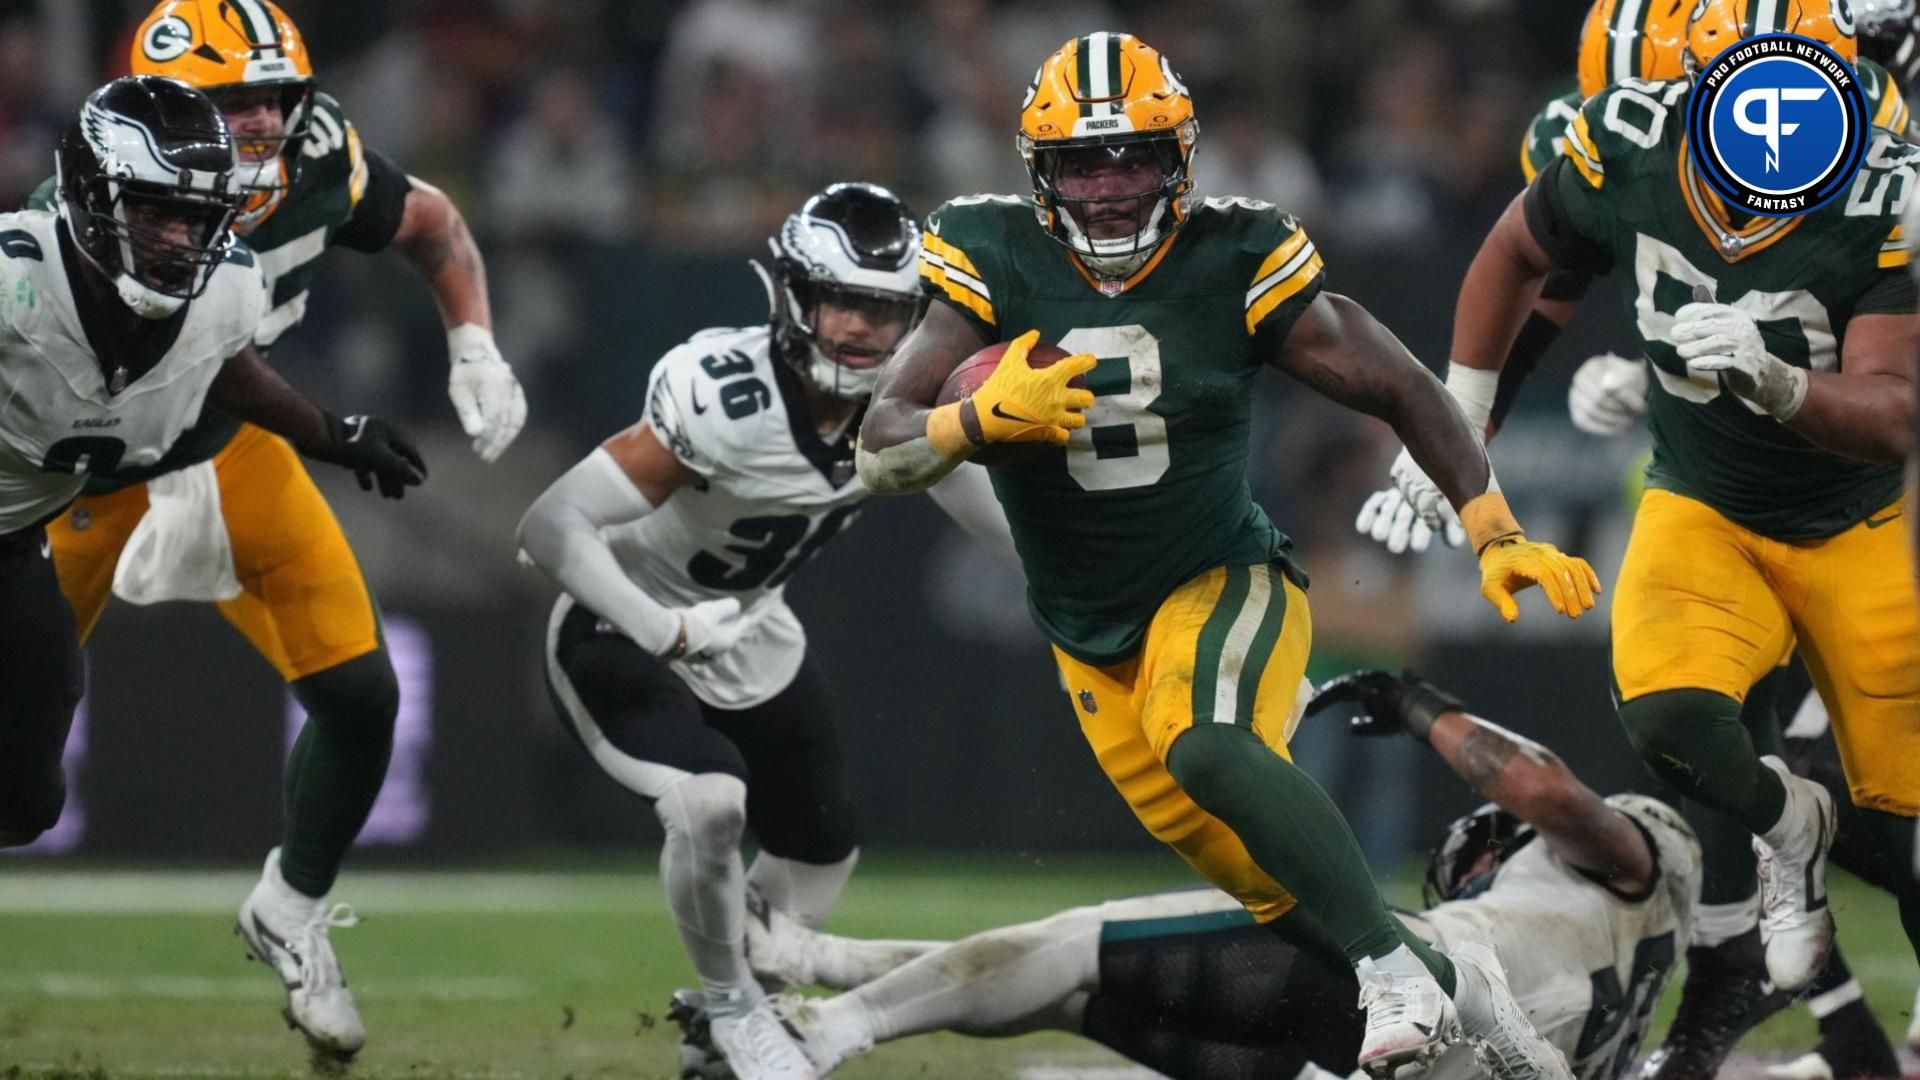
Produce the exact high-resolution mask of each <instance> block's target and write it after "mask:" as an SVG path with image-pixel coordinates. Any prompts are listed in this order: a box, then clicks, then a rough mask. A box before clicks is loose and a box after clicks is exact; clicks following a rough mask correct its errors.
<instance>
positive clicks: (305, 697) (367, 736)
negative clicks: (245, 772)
mask: <svg viewBox="0 0 1920 1080" xmlns="http://www.w3.org/2000/svg"><path fill="white" fill-rule="evenodd" d="M291 689H292V690H293V696H294V700H296V701H298V702H299V703H300V704H301V706H302V707H303V708H305V709H306V710H307V723H306V726H305V727H303V728H301V729H300V737H299V738H298V739H296V740H295V741H294V744H293V753H292V755H291V756H290V757H289V758H288V759H287V780H286V813H287V822H286V830H285V832H284V834H283V835H282V838H281V841H280V876H281V877H284V878H285V879H286V881H287V884H289V885H291V886H293V887H294V889H296V890H297V891H299V892H301V893H304V894H306V895H307V896H312V897H321V896H325V895H326V894H327V893H328V891H329V890H331V889H332V888H333V879H334V878H335V877H336V876H338V874H339V873H340V863H341V861H342V860H343V859H345V858H346V854H347V851H348V849H349V848H351V847H352V846H353V840H354V837H356V836H359V835H360V828H361V826H363V825H365V824H366V823H367V815H368V814H369V813H371V812H372V811H373V802H374V799H376V798H378V797H379V795H380V785H381V784H383V783H384V782H385V781H386V778H387V759H388V757H389V756H390V755H391V754H392V752H393V722H394V718H395V716H397V715H398V713H399V711H400V686H399V683H398V681H397V680H396V679H395V678H394V674H393V664H392V663H391V662H390V661H389V660H388V659H387V651H386V648H385V646H382V647H381V648H379V649H375V650H374V651H373V652H371V653H368V654H366V655H365V656H359V657H355V658H354V659H352V660H349V661H347V662H346V663H344V664H340V665H338V666H335V667H331V668H328V669H327V670H325V671H322V672H320V673H319V674H316V675H310V676H308V677H306V678H304V679H300V680H299V681H297V682H294V683H292V684H291Z"/></svg>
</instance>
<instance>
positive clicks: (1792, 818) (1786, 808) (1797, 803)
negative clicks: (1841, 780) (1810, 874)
mask: <svg viewBox="0 0 1920 1080" xmlns="http://www.w3.org/2000/svg"><path fill="white" fill-rule="evenodd" d="M1760 762H1761V764H1763V765H1765V766H1766V767H1767V768H1769V769H1772V770H1773V771H1774V772H1775V773H1777V774H1778V775H1779V777H1780V784H1781V786H1783V787H1785V788H1786V789H1787V799H1786V802H1785V803H1784V804H1782V806H1781V807H1780V820H1779V821H1776V822H1774V823H1773V825H1772V827H1771V828H1769V829H1767V831H1766V832H1763V833H1761V834H1760V839H1762V840H1764V841H1766V844H1767V846H1768V847H1770V848H1772V849H1773V850H1775V851H1783V850H1786V851H1790V850H1793V848H1794V847H1795V846H1796V845H1799V844H1802V843H1804V842H1805V840H1806V835H1807V832H1808V831H1809V830H1810V829H1811V828H1812V827H1813V817H1812V811H1813V809H1814V800H1813V799H1812V798H1811V797H1810V796H1808V795H1807V794H1806V793H1805V792H1804V791H1802V790H1799V789H1800V787H1801V785H1803V784H1810V783H1812V781H1810V780H1801V779H1800V778H1798V777H1796V776H1794V775H1793V774H1792V773H1790V772H1788V771H1787V765H1786V762H1784V761H1781V760H1780V759H1779V758H1777V757H1775V756H1773V755H1772V754H1767V755H1764V756H1762V757H1761V758H1760Z"/></svg>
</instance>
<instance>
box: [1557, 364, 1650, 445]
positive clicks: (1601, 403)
mask: <svg viewBox="0 0 1920 1080" xmlns="http://www.w3.org/2000/svg"><path fill="white" fill-rule="evenodd" d="M1647 378H1648V376H1647V365H1646V362H1645V361H1643V360H1629V359H1627V358H1626V357H1624V356H1616V355H1614V354H1613V353H1601V354H1600V355H1599V356H1593V357H1588V358H1587V361H1586V363H1583V364H1581V365H1580V370H1578V371H1576V372H1574V373H1573V386H1572V387H1570V388H1569V389H1568V390H1567V412H1569V413H1571V414H1572V415H1573V426H1574V427H1577V428H1579V429H1580V430H1581V431H1584V432H1586V433H1587V434H1589V435H1605V436H1613V435H1619V434H1621V433H1622V432H1625V431H1628V430H1631V429H1632V428H1633V426H1634V425H1635V424H1636V423H1638V422H1639V421H1640V417H1641V415H1642V414H1644V413H1645V412H1646V411H1647Z"/></svg>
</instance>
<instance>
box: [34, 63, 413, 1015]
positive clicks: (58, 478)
mask: <svg viewBox="0 0 1920 1080" xmlns="http://www.w3.org/2000/svg"><path fill="white" fill-rule="evenodd" d="M56 160H57V163H58V169H59V176H60V191H59V211H58V213H57V214H56V213H49V212H47V211H42V210H27V211H22V212H20V213H15V214H6V215H0V613H4V616H5V617H4V618H0V657H4V658H5V660H4V662H0V846H15V845H20V844H26V843H30V842H31V841H32V840H33V839H34V838H35V837H37V836H38V835H39V834H40V833H41V832H43V831H45V830H46V829H49V828H51V827H52V826H53V825H54V823H55V822H56V821H58V820H59V817H60V810H61V806H62V804H63V802H64V801H65V797H66V788H65V782H64V779H63V776H62V770H61V763H60V759H61V752H62V749H63V747H64V745H65V743H66V738H67V732H68V729H69V727H70V725H71V723H72V719H73V710H74V707H75V706H76V704H77V703H78V701H79V698H80V695H81V692H82V690H83V686H82V681H81V660H80V640H79V636H78V634H77V633H76V630H75V621H74V612H73V609H72V607H70V606H69V604H68V602H67V600H66V598H65V597H64V596H62V595H61V591H60V587H59V583H58V580H57V578H56V575H55V572H54V567H53V563H52V561H51V559H50V552H49V548H48V543H47V540H46V535H45V533H44V532H43V529H42V526H43V525H44V523H46V522H47V521H49V520H50V519H52V518H53V517H54V516H55V515H57V514H59V513H60V512H61V511H62V509H63V508H64V507H65V506H66V505H67V504H68V503H69V502H70V501H72V500H73V498H74V497H75V496H76V495H78V494H79V493H80V491H81V489H82V488H83V486H84V485H85V483H86V481H87V479H88V477H89V475H90V474H91V473H92V472H93V471H94V470H101V471H107V470H111V469H112V468H114V467H115V466H116V465H122V464H124V465H128V466H135V467H138V466H145V465H151V464H153V463H154V462H156V461H159V460H160V459H161V455H162V454H164V453H165V452H166V451H167V449H168V447H170V446H172V445H173V443H174V440H175V439H176V438H178V437H179V435H180V434H181V432H182V431H183V430H184V429H185V428H186V427H187V425H188V424H190V423H191V422H192V421H193V420H194V418H195V417H197V416H199V415H200V412H201V406H202V404H203V403H204V404H206V405H208V406H210V407H212V408H214V409H219V410H221V411H223V412H225V413H227V414H229V415H231V416H234V417H236V418H239V419H241V420H245V421H247V422H250V423H253V424H258V425H259V426H260V427H261V428H263V429H265V430H267V431H271V432H274V433H277V434H278V435H280V436H282V437H284V438H285V439H286V440H287V441H288V442H289V443H291V444H292V445H293V446H294V447H296V448H297V449H298V450H299V451H300V452H301V453H302V454H305V455H306V456H308V457H310V458H313V459H315V460H318V461H326V462H329V463H332V464H335V465H340V466H342V467H344V468H349V469H352V470H354V471H355V472H357V473H358V474H359V476H360V481H361V484H362V486H363V487H372V486H374V485H375V484H377V485H378V487H379V489H380V493H381V494H382V495H387V496H391V497H394V498H398V497H399V496H400V495H401V494H402V493H403V492H404V491H405V490H406V488H407V486H409V485H412V484H418V483H420V482H421V481H422V480H423V479H425V476H426V469H425V466H424V465H423V464H422V463H421V460H420V456H419V454H418V453H417V452H415V451H414V449H413V447H412V446H411V445H409V444H408V442H407V441H406V440H405V439H404V438H403V437H401V436H400V435H399V433H398V432H397V431H395V430H394V428H393V427H392V426H391V425H389V424H387V423H385V422H383V421H381V420H378V419H375V418H372V417H366V416H355V417H350V418H348V419H346V420H342V419H340V418H338V417H334V416H330V415H328V414H327V413H325V412H324V411H322V410H321V409H320V408H319V407H318V406H315V405H314V404H313V403H312V402H310V401H308V400H306V399H305V398H303V397H301V396H300V395H299V394H298V393H296V392H295V391H294V390H293V389H292V388H291V387H290V386H288V385H287V384H286V383H285V382H284V381H282V380H281V379H280V378H279V376H277V375H276V374H274V372H273V371H272V370H271V369H270V368H268V367H267V366H266V364H265V363H264V362H263V361H262V360H261V358H260V356H259V354H258V353H257V352H256V351H255V350H254V349H253V347H252V345H251V342H252V341H253V337H254V332H255V330H256V328H257V327H258V325H259V322H260V317H261V315H262V314H263V310H264V302H265V297H266V291H265V285H264V282H263V280H262V278H261V274H260V270H259V268H258V266H257V265H256V261H255V259H254V256H253V253H252V252H250V251H248V250H247V249H246V247H245V246H244V245H242V244H240V243H238V242H237V241H236V240H235V239H234V237H233V235H232V233H231V232H230V231H229V230H228V225H229V223H230V222H231V221H232V220H233V216H234V214H236V213H237V212H238V211H239V209H240V207H241V205H242V202H243V199H244V194H243V191H242V189H241V187H240V185H239V184H238V182H237V179H236V177H235V175H234V172H235V169H234V152H233V142H232V138H231V136H230V134H229V132H228V130H227V127H226V124H225V122H224V121H223V120H222V119H221V117H220V113H219V111H218V110H217V109H216V108H215V107H214V105H213V103H212V102H210V101H208V100H207V98H206V97H205V95H203V94H201V93H200V92H199V91H198V90H194V89H192V88H190V87H188V86H186V85H184V84H182V83H178V82H174V81H172V80H170V79H159V78H153V77H148V76H141V77H133V78H126V79H120V80H116V81H115V82H112V83H109V84H107V85H106V86H105V87H102V88H101V89H99V90H96V91H95V92H94V93H93V94H92V95H91V96H89V97H88V98H87V102H86V104H85V105H84V106H83V107H82V108H81V110H80V113H79V115H78V116H76V118H75V119H74V121H73V123H72V124H71V125H70V126H69V128H68V129H67V131H66V134H65V135H64V136H63V137H62V139H61V141H60V144H59V148H58V151H57V153H56ZM338 917H340V916H338V915H336V913H334V912H332V911H330V910H328V909H326V908H325V907H324V906H315V907H314V908H313V909H312V910H310V911H308V912H304V913H303V918H302V919H301V920H300V921H296V922H293V923H291V924H290V925H284V926H282V927H280V929H279V931H277V932H283V933H285V934H286V935H287V936H288V937H289V938H291V939H293V940H296V941H300V942H302V943H304V942H305V941H306V940H307V938H306V937H305V936H304V935H307V934H309V933H311V932H314V931H315V929H316V928H317V930H318V932H319V933H320V934H321V935H324V932H325V927H326V925H327V924H328V923H329V922H331V921H333V920H335V919H336V918H338ZM330 957H331V954H330V953H329V954H325V956H324V957H323V956H320V955H314V954H311V953H305V954H303V955H302V957H301V958H300V960H299V963H298V965H297V970H298V971H299V973H300V976H301V978H302V980H304V981H303V983H302V986H301V988H300V991H301V992H300V994H299V995H297V996H296V999H295V1000H296V1001H298V1002H303V1001H306V1000H307V999H308V998H310V997H311V998H320V999H325V998H327V997H328V996H329V995H333V994H338V993H343V992H344V986H343V984H341V983H340V981H339V975H338V968H337V967H334V966H333V965H332V964H331V959H330ZM329 1015H331V1014H329ZM354 1023H355V1024H356V1026H357V1023H358V1021H357V1018H354Z"/></svg>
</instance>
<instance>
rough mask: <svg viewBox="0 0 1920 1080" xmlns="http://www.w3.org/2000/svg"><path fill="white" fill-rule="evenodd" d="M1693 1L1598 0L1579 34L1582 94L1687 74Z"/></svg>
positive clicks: (1585, 95)
mask: <svg viewBox="0 0 1920 1080" xmlns="http://www.w3.org/2000/svg"><path fill="white" fill-rule="evenodd" d="M1694 3H1695V0H1594V5H1593V7H1591V8H1589V9H1587V22H1586V26H1585V27H1583V28H1582V29H1581V31H1580V96H1581V97H1583V98H1590V97H1592V96H1593V95H1595V94H1597V93H1599V92H1600V91H1602V90H1604V89H1606V88H1607V86H1609V85H1610V84H1612V83H1617V82H1619V81H1620V80H1621V79H1647V80H1650V81H1654V82H1662V81H1665V80H1667V79H1677V78H1679V77H1680V76H1681V75H1683V74H1685V71H1684V70H1683V69H1682V67H1681V64H1680V55H1681V53H1682V52H1683V51H1684V50H1685V49H1686V46H1687V12H1688V11H1689V10H1690V9H1691V8H1692V7H1693V5H1694Z"/></svg>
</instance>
